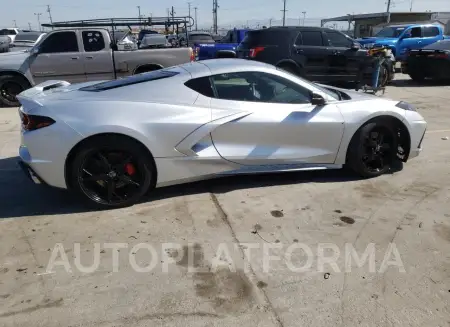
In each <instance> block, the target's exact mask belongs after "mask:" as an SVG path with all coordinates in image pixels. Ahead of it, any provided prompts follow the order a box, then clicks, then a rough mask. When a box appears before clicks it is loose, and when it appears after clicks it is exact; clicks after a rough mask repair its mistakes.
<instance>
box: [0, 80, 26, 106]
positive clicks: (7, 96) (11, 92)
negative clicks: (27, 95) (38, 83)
mask: <svg viewBox="0 0 450 327" xmlns="http://www.w3.org/2000/svg"><path fill="white" fill-rule="evenodd" d="M29 87H30V86H29V84H28V82H27V81H26V80H25V79H23V78H20V77H19V76H14V75H3V76H0V105H2V106H6V107H18V106H19V105H20V103H19V101H18V100H17V98H16V96H17V95H18V94H19V93H21V92H22V91H24V90H26V89H28V88H29Z"/></svg>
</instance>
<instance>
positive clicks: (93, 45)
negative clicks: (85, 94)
mask: <svg viewBox="0 0 450 327" xmlns="http://www.w3.org/2000/svg"><path fill="white" fill-rule="evenodd" d="M81 39H82V41H83V52H82V59H83V64H84V71H85V73H86V78H87V80H88V81H101V80H106V79H113V78H114V67H113V62H112V52H111V49H110V46H109V44H107V43H106V42H105V40H107V39H108V38H107V35H106V31H96V30H87V31H82V32H81Z"/></svg>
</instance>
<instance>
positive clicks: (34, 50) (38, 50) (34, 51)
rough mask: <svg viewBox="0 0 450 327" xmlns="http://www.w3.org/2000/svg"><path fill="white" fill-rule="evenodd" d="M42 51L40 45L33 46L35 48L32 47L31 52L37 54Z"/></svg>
mask: <svg viewBox="0 0 450 327" xmlns="http://www.w3.org/2000/svg"><path fill="white" fill-rule="evenodd" d="M40 51H41V49H40V48H39V47H33V49H31V53H32V54H33V55H35V56H37V55H38V54H39V52H40Z"/></svg>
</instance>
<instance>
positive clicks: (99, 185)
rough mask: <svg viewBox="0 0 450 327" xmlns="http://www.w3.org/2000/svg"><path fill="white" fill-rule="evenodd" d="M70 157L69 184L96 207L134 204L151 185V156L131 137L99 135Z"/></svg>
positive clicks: (153, 173) (152, 166)
mask: <svg viewBox="0 0 450 327" xmlns="http://www.w3.org/2000/svg"><path fill="white" fill-rule="evenodd" d="M73 158H74V159H73V162H72V163H71V164H70V186H71V188H72V189H73V190H74V191H76V192H77V193H78V194H79V195H81V196H82V197H83V198H84V199H85V200H87V201H88V202H89V204H91V205H94V206H95V207H97V208H105V209H107V208H119V207H127V206H130V205H133V204H135V203H137V202H138V201H139V200H140V199H141V198H142V196H143V195H144V194H145V193H146V192H147V191H148V190H149V188H150V187H152V185H153V179H154V178H155V165H154V161H153V158H152V157H151V155H150V154H148V151H147V149H146V148H145V147H144V146H143V145H141V144H140V143H138V142H136V141H134V140H132V139H128V138H125V137H121V136H115V135H113V136H105V137H98V138H95V139H93V140H91V141H88V142H87V143H86V144H84V145H82V146H81V147H80V148H79V149H78V150H77V153H76V154H75V156H74V157H73Z"/></svg>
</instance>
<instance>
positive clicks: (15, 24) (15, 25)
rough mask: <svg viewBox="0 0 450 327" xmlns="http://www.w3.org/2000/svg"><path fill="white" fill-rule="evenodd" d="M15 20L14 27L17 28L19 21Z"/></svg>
mask: <svg viewBox="0 0 450 327" xmlns="http://www.w3.org/2000/svg"><path fill="white" fill-rule="evenodd" d="M13 22H14V27H15V28H17V22H16V20H15V19H14V20H13Z"/></svg>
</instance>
